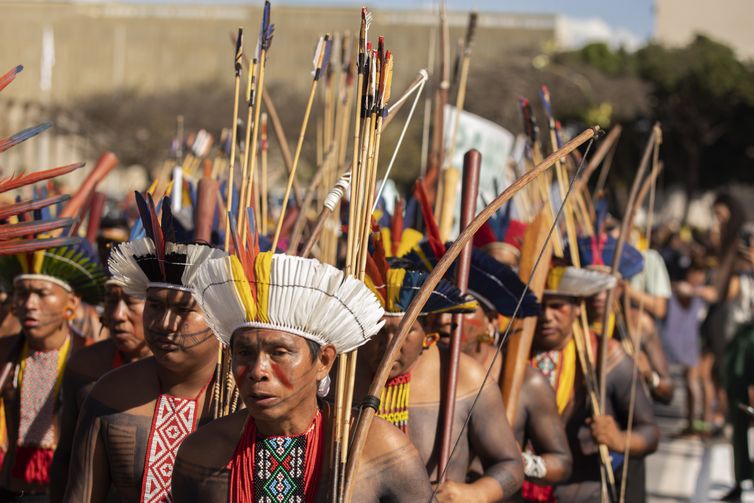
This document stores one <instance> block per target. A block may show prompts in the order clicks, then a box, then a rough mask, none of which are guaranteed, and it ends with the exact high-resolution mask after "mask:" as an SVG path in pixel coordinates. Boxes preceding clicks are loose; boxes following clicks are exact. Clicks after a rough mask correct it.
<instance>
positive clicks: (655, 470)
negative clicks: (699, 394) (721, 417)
mask: <svg viewBox="0 0 754 503" xmlns="http://www.w3.org/2000/svg"><path fill="white" fill-rule="evenodd" d="M680 384H681V383H680V382H679V383H678V384H677V386H678V385H680ZM676 397H677V399H676V400H675V401H674V403H673V404H672V406H671V407H658V410H657V412H658V423H659V425H660V429H661V431H662V440H661V442H660V447H659V449H658V451H657V452H656V453H655V454H653V455H652V456H650V457H649V458H647V493H648V501H649V502H650V503H666V502H677V501H688V502H693V503H701V502H707V501H716V498H719V497H720V496H722V495H724V494H725V493H727V492H728V490H730V488H731V487H732V485H733V449H732V447H731V445H730V443H729V441H728V440H727V438H729V437H722V438H720V439H715V440H705V441H702V440H698V439H690V438H675V437H674V434H676V433H677V432H678V431H680V430H681V429H682V428H683V426H684V421H682V420H681V419H679V417H680V416H681V411H682V410H683V409H682V408H681V403H682V398H681V397H679V393H676ZM679 402H680V403H679ZM727 433H729V432H727ZM744 488H745V490H744V493H743V495H742V497H741V501H743V502H750V503H754V489H752V488H751V485H750V484H749V485H746V486H744Z"/></svg>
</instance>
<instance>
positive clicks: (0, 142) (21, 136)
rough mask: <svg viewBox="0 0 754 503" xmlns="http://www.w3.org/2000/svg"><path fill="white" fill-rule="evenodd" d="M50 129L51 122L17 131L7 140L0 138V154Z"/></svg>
mask: <svg viewBox="0 0 754 503" xmlns="http://www.w3.org/2000/svg"><path fill="white" fill-rule="evenodd" d="M51 127H52V123H51V122H43V123H42V124H39V125H37V126H33V127H30V128H27V129H24V130H23V131H19V132H18V133H16V134H13V135H11V136H9V137H7V138H0V152H5V151H6V150H8V149H10V148H13V147H14V146H16V145H18V144H19V143H22V142H25V141H26V140H28V139H30V138H33V137H35V136H37V135H38V134H40V133H43V132H44V131H47V130H48V129H50V128H51Z"/></svg>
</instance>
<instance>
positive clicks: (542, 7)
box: [121, 0, 654, 47]
mask: <svg viewBox="0 0 754 503" xmlns="http://www.w3.org/2000/svg"><path fill="white" fill-rule="evenodd" d="M121 1H124V0H121ZM125 1H130V2H146V3H162V2H165V1H169V2H170V3H207V2H211V1H212V0H125ZM446 2H447V6H448V8H449V9H451V10H464V11H468V10H472V9H473V10H479V11H502V12H528V13H555V14H561V15H563V16H564V18H565V22H566V26H564V29H565V30H567V31H568V32H569V34H570V35H569V38H570V39H571V45H578V44H579V43H582V42H584V41H586V40H591V39H605V38H611V39H613V38H614V39H615V40H613V41H614V42H617V43H624V44H626V45H628V46H630V47H631V46H637V45H639V44H641V42H643V41H646V40H647V39H648V38H649V37H650V36H651V35H652V26H653V16H652V9H653V2H654V0H446ZM213 3H226V4H261V3H262V2H261V0H215V1H214V2H213ZM273 4H287V5H296V4H299V5H300V4H307V5H311V4H318V5H354V6H360V5H362V4H364V5H367V6H368V7H369V6H372V7H375V8H376V7H378V6H379V7H381V8H395V7H399V8H422V7H426V8H430V7H432V6H433V5H434V4H436V1H435V0H379V1H374V2H369V1H368V0H274V2H273Z"/></svg>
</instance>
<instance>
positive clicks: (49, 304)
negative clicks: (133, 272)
mask: <svg viewBox="0 0 754 503" xmlns="http://www.w3.org/2000/svg"><path fill="white" fill-rule="evenodd" d="M0 275H2V280H3V282H4V283H5V286H6V288H8V289H10V288H12V290H13V296H12V310H13V313H14V314H15V316H16V317H17V318H18V320H19V321H20V323H21V332H20V333H19V334H17V335H15V336H13V337H5V338H3V339H0V362H2V366H1V367H0V368H1V369H2V370H1V371H0V389H1V390H2V400H3V403H4V410H3V412H4V415H5V422H6V431H7V452H6V455H5V460H4V463H3V469H2V479H1V481H0V485H1V486H2V488H0V496H1V497H0V500H2V501H47V495H46V493H47V488H48V484H49V470H50V464H51V462H52V456H53V452H54V450H55V447H56V445H57V441H58V435H57V431H58V429H57V421H58V410H59V405H60V389H61V386H60V385H61V381H62V378H63V371H64V369H65V367H66V365H67V364H68V360H69V357H70V355H71V353H72V352H73V351H74V350H75V349H78V345H79V344H80V343H81V342H82V340H81V339H80V338H78V337H76V336H74V335H73V333H72V331H71V328H70V325H69V324H70V321H71V320H72V319H73V316H74V312H75V310H76V307H77V306H78V305H79V302H80V300H85V301H86V302H89V303H91V304H97V303H98V302H99V301H100V299H101V296H102V285H103V282H104V279H105V275H104V271H103V270H102V269H101V267H100V266H99V264H98V262H97V259H96V256H95V255H94V253H93V252H91V250H89V249H88V247H87V246H86V243H85V242H83V241H80V242H77V243H75V244H72V245H70V246H65V247H61V248H53V249H49V250H42V251H38V252H34V253H31V254H24V255H16V256H6V257H2V258H0Z"/></svg>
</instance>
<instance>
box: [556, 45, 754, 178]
mask: <svg viewBox="0 0 754 503" xmlns="http://www.w3.org/2000/svg"><path fill="white" fill-rule="evenodd" d="M557 60H558V61H559V62H560V63H561V64H571V65H574V64H581V65H586V66H588V67H591V68H594V69H597V70H599V71H600V72H601V73H603V74H604V75H607V76H631V75H633V76H636V77H638V78H640V79H641V80H643V81H644V82H646V83H647V84H648V85H649V89H650V94H651V97H650V98H651V99H650V101H649V103H650V107H649V110H648V111H646V112H645V113H643V114H640V115H637V116H636V117H635V118H634V121H633V122H636V123H640V124H645V125H646V124H649V123H651V122H654V121H659V122H660V123H661V124H662V127H663V132H664V143H663V159H664V161H665V165H666V179H668V180H680V181H682V183H685V184H686V188H687V190H688V191H689V192H693V191H695V190H697V189H699V188H704V187H714V186H718V185H721V184H724V183H730V182H732V181H739V180H742V181H747V182H754V173H752V172H751V169H750V164H751V156H752V152H754V148H752V147H753V146H752V140H751V138H753V137H754V65H752V64H751V63H749V62H744V61H740V60H738V59H737V58H736V55H735V52H734V51H733V50H732V49H731V48H730V47H728V46H726V45H724V44H721V43H719V42H717V41H715V40H712V39H710V38H708V37H706V36H704V35H697V36H696V37H695V38H694V40H692V41H691V42H690V43H689V44H688V45H686V46H685V47H665V46H662V45H659V44H657V43H650V44H648V45H647V46H645V47H643V48H642V49H640V50H638V51H636V52H635V53H628V52H626V51H624V50H617V51H613V50H611V49H610V48H609V46H607V45H606V44H602V43H597V44H589V45H587V46H585V47H583V48H582V49H579V50H577V51H572V52H568V53H563V54H560V55H558V56H557ZM601 106H602V107H604V106H605V104H601ZM597 112H598V108H596V107H595V106H594V104H592V105H591V106H589V107H586V108H585V109H584V111H583V112H582V117H585V118H591V119H592V120H594V119H596V118H597V116H599V115H600V114H599V113H597ZM637 139H638V138H637ZM639 141H640V140H639ZM631 148H632V150H636V151H639V150H640V149H641V145H632V146H631ZM626 164H627V166H626V167H627V168H628V167H629V166H630V164H631V163H630V161H629V162H626ZM626 173H627V175H628V174H630V173H629V172H626Z"/></svg>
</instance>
